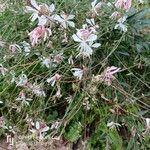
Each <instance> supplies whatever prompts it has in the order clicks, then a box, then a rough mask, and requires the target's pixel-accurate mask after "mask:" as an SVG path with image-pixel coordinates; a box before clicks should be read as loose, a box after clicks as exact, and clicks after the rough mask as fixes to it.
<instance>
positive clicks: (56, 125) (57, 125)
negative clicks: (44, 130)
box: [50, 121, 60, 130]
mask: <svg viewBox="0 0 150 150" xmlns="http://www.w3.org/2000/svg"><path fill="white" fill-rule="evenodd" d="M59 125H60V122H58V121H56V122H54V123H52V125H51V128H50V129H51V130H53V129H57V128H58V127H59Z"/></svg>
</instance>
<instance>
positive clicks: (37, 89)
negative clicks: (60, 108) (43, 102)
mask: <svg viewBox="0 0 150 150" xmlns="http://www.w3.org/2000/svg"><path fill="white" fill-rule="evenodd" d="M29 89H30V90H31V92H32V93H33V94H35V95H36V96H38V97H45V96H46V94H45V92H44V90H43V89H42V87H41V86H40V85H37V84H36V83H34V84H33V85H32V84H30V86H29Z"/></svg>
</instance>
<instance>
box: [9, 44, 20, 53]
mask: <svg viewBox="0 0 150 150" xmlns="http://www.w3.org/2000/svg"><path fill="white" fill-rule="evenodd" d="M9 50H10V52H11V53H12V54H15V53H17V51H19V52H21V47H20V46H19V45H17V44H11V45H9Z"/></svg>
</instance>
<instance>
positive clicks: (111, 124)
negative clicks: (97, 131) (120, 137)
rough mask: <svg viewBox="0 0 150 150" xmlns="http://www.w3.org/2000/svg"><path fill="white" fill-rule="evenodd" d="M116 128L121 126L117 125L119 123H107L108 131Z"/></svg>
mask: <svg viewBox="0 0 150 150" xmlns="http://www.w3.org/2000/svg"><path fill="white" fill-rule="evenodd" d="M116 126H120V127H121V125H120V124H119V123H115V122H113V121H112V122H108V123H107V127H109V128H110V129H113V128H115V127H116Z"/></svg>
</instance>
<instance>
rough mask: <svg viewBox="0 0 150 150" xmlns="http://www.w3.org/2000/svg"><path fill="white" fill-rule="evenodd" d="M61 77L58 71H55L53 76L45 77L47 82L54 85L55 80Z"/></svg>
mask: <svg viewBox="0 0 150 150" xmlns="http://www.w3.org/2000/svg"><path fill="white" fill-rule="evenodd" d="M60 79H61V75H59V74H58V73H56V74H55V75H54V76H52V77H50V78H48V79H47V82H48V83H49V84H51V86H54V85H55V83H56V81H60Z"/></svg>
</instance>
